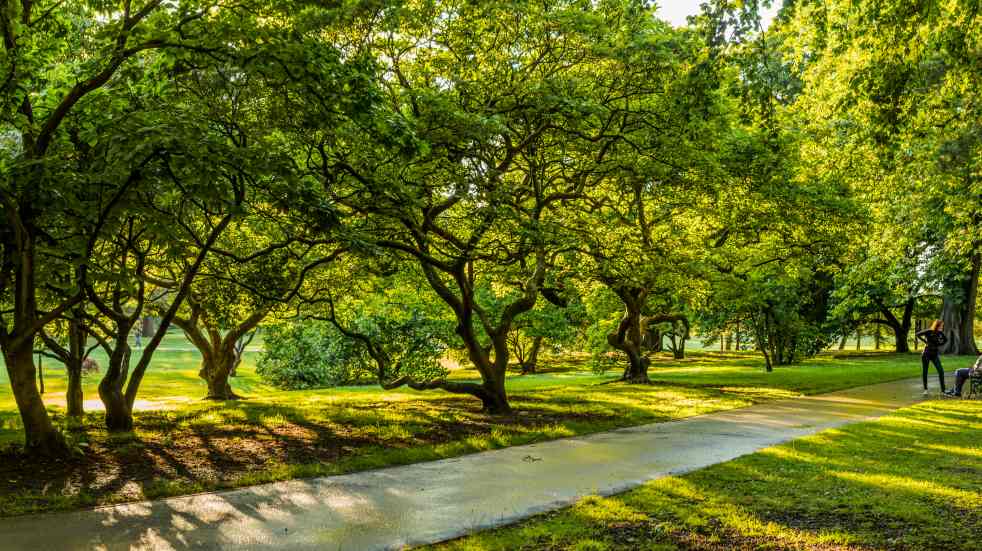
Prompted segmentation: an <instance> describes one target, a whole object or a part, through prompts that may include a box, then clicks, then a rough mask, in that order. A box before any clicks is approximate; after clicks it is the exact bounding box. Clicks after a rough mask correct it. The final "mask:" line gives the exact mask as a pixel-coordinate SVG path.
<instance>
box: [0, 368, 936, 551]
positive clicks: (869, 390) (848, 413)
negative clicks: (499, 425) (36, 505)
mask: <svg viewBox="0 0 982 551" xmlns="http://www.w3.org/2000/svg"><path fill="white" fill-rule="evenodd" d="M919 387H920V383H919V381H918V380H916V379H912V380H905V381H898V382H893V383H885V384H879V385H873V386H867V387H861V388H857V389H852V390H847V391H842V392H836V393H833V394H826V395H822V396H813V397H808V398H799V399H792V400H781V401H777V402H770V403H766V404H760V405H756V406H751V407H747V408H742V409H737V410H729V411H724V412H719V413H713V414H709V415H703V416H699V417H690V418H688V419H683V420H680V421H673V422H669V423H658V424H652V425H645V426H640V427H634V428H628V429H621V430H615V431H612V432H606V433H600V434H594V435H590V436H583V437H578V438H568V439H564V440H556V441H551V442H544V443H540V444H532V445H527V446H516V447H513V448H507V449H503V450H495V451H489V452H484V453H478V454H474V455H469V456H464V457H459V458H455V459H446V460H442V461H434V462H430V463H420V464H416V465H407V466H404V467H393V468H389V469H381V470H377V471H370V472H363V473H355V474H350V475H344V476H334V477H328V478H319V479H312V480H294V481H288V482H281V483H274V484H266V485H262V486H255V487H251V488H244V489H241V490H234V491H228V492H221V493H212V494H200V495H193V496H185V497H178V498H172V499H165V500H161V501H153V502H143V503H131V504H125V505H119V506H112V507H104V508H99V509H93V510H87V511H79V512H75V513H63V514H51V515H42V516H34V517H18V518H11V519H6V520H0V549H5V550H14V549H30V550H56V549H145V548H152V549H189V548H194V549H259V548H262V549H270V548H279V549H318V550H345V551H347V550H352V551H361V550H372V549H393V548H401V547H403V546H406V545H412V544H421V543H430V542H435V541H442V540H446V539H450V538H452V537H455V536H459V535H462V534H465V533H469V532H472V531H475V530H477V529H481V528H488V527H492V526H497V525H501V524H504V523H507V522H511V521H515V520H518V519H521V518H524V517H527V516H529V515H532V514H534V513H538V512H542V511H546V510H549V509H555V508H558V507H561V506H564V505H568V504H570V503H572V502H574V501H576V500H577V499H578V498H580V497H582V496H585V495H589V494H597V493H599V494H603V495H609V494H613V493H617V492H621V491H624V490H627V489H630V488H634V487H636V486H638V485H640V484H642V483H644V482H645V481H648V480H651V479H654V478H659V477H663V476H666V475H670V474H676V473H681V472H686V471H692V470H695V469H699V468H702V467H706V466H708V465H712V464H715V463H720V462H723V461H728V460H730V459H733V458H735V457H738V456H740V455H744V454H747V453H751V452H753V451H755V450H758V449H760V448H764V447H767V446H772V445H774V444H778V443H781V442H785V441H787V440H791V439H793V438H797V437H800V436H805V435H808V434H812V433H816V432H818V431H821V430H824V429H827V428H830V427H836V426H840V425H843V424H847V423H854V422H857V421H862V420H865V419H870V418H873V417H878V416H880V415H883V414H885V413H888V412H890V411H892V410H894V409H896V408H899V407H903V406H907V405H910V404H913V403H915V402H917V401H918V400H920V399H921V396H920V388H919Z"/></svg>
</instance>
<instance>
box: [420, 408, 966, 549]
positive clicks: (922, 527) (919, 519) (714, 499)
mask: <svg viewBox="0 0 982 551" xmlns="http://www.w3.org/2000/svg"><path fill="white" fill-rule="evenodd" d="M955 427H957V429H956V428H955ZM884 429H886V430H884ZM978 457H982V402H980V401H933V402H926V403H922V404H919V405H917V406H914V407H910V408H906V409H904V410H900V411H898V412H896V413H895V414H892V415H890V416H887V417H885V418H882V419H880V420H879V421H875V422H869V423H861V424H857V425H849V426H845V427H842V428H839V429H835V430H829V431H825V432H822V433H819V434H817V435H814V436H811V437H807V438H802V439H799V440H795V441H792V442H789V443H787V444H784V445H781V446H777V447H773V448H769V449H766V450H762V451H760V452H758V453H755V454H752V455H748V456H744V457H742V458H739V459H737V460H734V461H730V462H727V463H723V464H720V465H716V466H713V467H709V468H707V469H703V470H700V471H696V472H693V473H690V474H688V475H685V476H681V477H668V478H664V479H660V480H656V481H653V482H650V483H648V484H646V485H644V486H642V487H640V488H638V489H636V490H634V491H631V492H627V493H625V494H622V495H619V496H614V497H610V498H598V497H592V498H588V499H584V500H582V501H581V502H580V503H578V504H577V505H575V506H574V507H571V508H569V509H566V510H562V511H557V512H553V513H547V514H545V515H542V516H539V517H536V518H534V519H531V520H529V521H526V522H524V523H521V524H519V525H516V526H513V527H508V528H503V529H499V530H493V531H488V532H485V533H481V534H477V535H475V536H472V537H469V538H463V539H461V540H457V541H454V542H449V543H447V544H443V545H440V546H436V547H438V548H440V549H460V550H465V549H466V550H484V549H500V550H504V549H509V550H511V549H515V550H528V551H531V550H537V549H555V550H559V549H564V550H565V549H579V548H580V546H581V544H582V543H583V542H589V545H590V548H591V549H609V550H613V549H617V550H634V549H677V548H683V549H707V550H708V549H712V550H723V549H757V548H767V549H809V550H810V549H816V550H817V549H865V548H890V549H952V550H957V549H963V550H969V549H977V548H978V547H977V546H978V542H979V541H980V539H982V519H980V517H979V516H978V511H980V510H982V462H979V461H978V460H977V458H978Z"/></svg>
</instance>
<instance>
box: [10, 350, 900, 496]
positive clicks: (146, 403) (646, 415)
mask: <svg viewBox="0 0 982 551" xmlns="http://www.w3.org/2000/svg"><path fill="white" fill-rule="evenodd" d="M166 344H173V345H172V346H165V347H164V349H163V350H161V351H160V352H159V355H157V356H155V359H154V363H153V365H152V366H151V368H150V370H149V371H148V373H147V376H146V378H145V380H144V384H143V386H142V387H141V394H140V396H139V402H138V404H137V406H138V410H139V411H137V413H136V416H135V417H136V430H135V431H134V432H133V433H132V434H126V435H115V436H110V435H108V434H107V433H106V432H105V430H104V429H103V428H102V419H101V413H100V412H99V411H97V410H96V409H95V406H98V396H97V393H96V390H95V387H96V385H97V383H98V376H92V377H88V378H87V379H86V384H85V396H86V399H87V401H89V403H88V404H87V406H91V407H90V408H89V409H90V413H89V414H88V415H87V416H86V418H85V419H84V421H83V422H82V423H81V424H78V425H72V426H69V425H68V424H67V422H66V420H65V418H64V417H63V415H62V412H63V407H62V406H61V405H60V404H63V403H64V396H63V393H64V378H63V377H62V376H61V374H60V371H61V370H60V369H56V368H52V366H51V365H50V364H49V367H48V369H46V373H47V376H46V386H47V392H46V393H45V400H46V402H47V403H49V405H50V409H51V411H52V414H53V416H54V418H55V421H56V422H57V423H59V424H60V425H62V426H63V427H65V428H66V429H68V431H67V432H68V434H69V436H70V438H71V440H72V442H73V444H74V445H75V447H76V449H77V451H78V456H77V457H76V458H75V459H74V460H72V461H68V462H47V463H46V462H42V463H31V464H24V462H23V461H21V460H19V459H18V456H17V455H16V449H15V446H16V445H18V444H19V443H20V442H21V438H22V435H21V426H20V419H19V417H18V415H17V411H16V407H15V405H14V402H13V399H12V397H11V395H10V391H9V387H8V386H7V385H6V381H2V384H0V449H3V448H6V449H7V451H6V452H5V453H4V455H3V456H0V515H12V514H21V513H25V512H31V511H42V510H57V509H71V508H77V507H80V506H87V505H95V504H102V503H112V502H119V501H127V500H135V499H144V498H153V497H162V496H168V495H179V494H183V493H191V492H196V491H202V490H209V489H217V488H228V487H236V486H243V485H249V484H255V483H260V482H267V481H275V480H285V479H290V478H297V477H307V476H318V475H327V474H337V473H343V472H351V471H355V470H362V469H368V468H375V467H382V466H386V465H394V464H405V463H410V462H416V461H424V460H431V459H438V458H444V457H450V456H455V455H461V454H465V453H471V452H476V451H481V450H486V449H492V448H498V447H504V446H510V445H516V444H522V443H528V442H532V441H537V440H544V439H551V438H559V437H564V436H572V435H577V434H585V433H590V432H596V431H602V430H608V429H612V428H616V427H623V426H630V425H637V424H642V423H651V422H661V421H668V420H673V419H679V418H682V417H687V416H691V415H698V414H702V413H708V412H712V411H719V410H723V409H730V408H736V407H742V406H746V405H750V404H752V403H756V402H760V401H764V400H771V399H775V398H782V397H790V396H795V395H799V394H801V393H818V392H826V391H832V390H836V389H841V388H847V387H851V386H857V385H861V384H868V383H875V382H882V381H889V380H896V379H899V378H905V377H910V376H914V375H916V374H917V373H918V370H919V366H918V359H917V357H916V356H914V355H903V356H897V355H882V356H876V357H872V358H856V359H839V360H836V359H833V358H832V357H831V356H821V357H818V358H815V359H812V360H810V361H808V362H805V363H804V364H801V365H797V366H793V367H784V368H778V369H777V370H776V371H775V372H774V373H770V374H766V373H764V371H763V369H762V367H761V362H760V359H759V358H758V357H757V356H755V355H753V354H752V353H739V354H735V353H727V354H719V353H693V354H691V355H690V358H689V359H686V360H683V361H673V360H670V359H668V358H667V357H663V358H659V359H658V360H657V361H655V362H654V364H653V366H652V369H651V375H652V378H653V379H654V380H655V381H657V382H656V383H655V384H653V385H650V386H643V387H637V386H625V385H622V384H603V383H606V382H609V381H610V380H612V379H614V378H615V376H616V374H615V373H613V372H609V373H607V374H606V375H598V374H595V373H593V372H591V371H590V370H589V368H588V366H587V365H586V362H585V360H584V358H582V357H571V358H559V359H557V358H553V359H550V360H549V361H547V362H546V364H545V365H544V369H543V373H540V374H537V375H528V376H519V375H514V376H512V377H511V378H510V379H509V383H508V388H509V393H510V397H511V401H512V404H513V406H514V407H515V409H516V411H517V412H518V413H517V414H516V415H514V416H512V417H508V418H494V417H488V416H486V415H483V414H482V413H480V411H479V407H480V404H479V402H478V401H477V400H474V399H472V398H469V397H463V396H452V395H448V394H446V393H443V392H415V391H411V390H399V391H392V392H386V391H383V390H381V389H379V388H378V387H375V386H361V387H343V388H336V389H322V390H308V391H293V392H289V391H279V390H275V389H272V388H270V387H269V386H267V385H265V384H263V383H262V381H261V380H260V379H259V378H258V377H257V376H256V374H255V369H254V366H253V362H254V359H255V357H254V355H252V354H247V356H246V360H245V362H244V365H243V366H242V368H241V369H240V375H239V376H238V377H236V378H234V379H233V387H234V388H235V389H236V391H237V392H239V393H241V394H243V395H245V396H247V397H248V399H246V400H241V401H236V402H229V403H214V402H204V401H202V400H201V399H200V398H201V397H203V396H204V395H205V385H204V383H203V382H202V381H201V380H200V379H198V377H197V361H198V360H197V354H196V353H194V352H189V351H184V350H183V349H184V348H186V346H180V344H181V343H180V341H178V340H176V339H175V340H172V341H169V342H168V343H166ZM452 376H453V377H455V378H461V379H470V378H474V377H476V374H475V373H474V372H473V371H472V370H467V369H461V370H456V371H454V372H453V374H452Z"/></svg>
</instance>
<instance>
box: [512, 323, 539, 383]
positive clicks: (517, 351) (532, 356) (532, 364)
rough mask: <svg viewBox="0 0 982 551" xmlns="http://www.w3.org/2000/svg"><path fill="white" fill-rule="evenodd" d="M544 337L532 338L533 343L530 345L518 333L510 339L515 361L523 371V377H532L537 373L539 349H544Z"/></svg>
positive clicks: (513, 334)
mask: <svg viewBox="0 0 982 551" xmlns="http://www.w3.org/2000/svg"><path fill="white" fill-rule="evenodd" d="M542 341H543V337H541V336H536V337H533V338H532V343H531V344H529V343H528V342H527V341H525V339H523V338H522V335H520V334H518V333H517V332H515V333H512V335H511V336H510V337H509V342H510V343H511V348H512V353H513V354H514V355H515V361H517V362H518V366H519V367H520V368H521V370H522V375H530V374H533V373H535V370H536V367H537V365H536V364H537V363H538V361H539V349H540V348H541V347H542Z"/></svg>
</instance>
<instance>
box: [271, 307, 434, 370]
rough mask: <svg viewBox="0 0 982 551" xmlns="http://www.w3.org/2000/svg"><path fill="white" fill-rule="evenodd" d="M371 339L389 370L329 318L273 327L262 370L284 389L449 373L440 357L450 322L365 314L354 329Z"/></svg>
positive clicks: (418, 317) (413, 314)
mask: <svg viewBox="0 0 982 551" xmlns="http://www.w3.org/2000/svg"><path fill="white" fill-rule="evenodd" d="M349 329H351V330H353V331H356V332H357V333H359V334H361V335H364V336H366V337H368V338H369V339H371V341H372V342H373V343H374V344H375V346H376V347H378V349H379V350H381V351H382V352H383V353H384V354H385V356H386V357H387V358H388V360H389V365H388V366H387V369H388V372H386V373H382V374H380V373H379V372H378V364H377V363H376V362H375V359H374V358H372V357H371V355H370V354H369V353H368V348H367V347H366V346H365V344H364V342H363V341H361V340H359V339H356V338H351V337H347V336H345V335H344V334H342V333H341V332H340V331H338V329H337V328H336V327H334V326H333V325H332V324H330V323H327V322H319V321H313V322H301V323H291V324H284V325H280V326H277V327H272V328H270V330H269V331H268V333H267V334H266V339H265V343H266V349H265V351H264V352H263V353H262V355H260V357H259V361H258V362H257V368H256V372H257V373H258V374H259V375H260V376H261V377H262V378H263V379H264V380H266V381H267V382H269V383H270V384H272V385H274V386H276V387H278V388H284V389H305V388H325V387H332V386H340V385H349V384H359V383H367V382H370V381H377V380H378V379H379V376H380V375H381V377H382V378H383V379H384V380H386V381H389V380H392V379H395V378H396V377H399V376H403V375H408V376H411V377H413V378H414V379H417V380H429V379H433V378H437V377H443V376H445V375H446V370H445V369H444V368H443V367H442V366H441V365H440V364H439V359H440V358H441V357H442V356H443V355H444V353H446V351H447V348H448V347H447V344H446V343H447V339H448V338H449V337H448V335H449V333H448V326H447V324H446V323H444V322H442V321H441V320H433V319H429V318H426V317H424V316H421V315H419V314H418V313H415V312H414V313H412V315H411V316H409V317H408V318H406V319H401V320H399V319H392V318H391V317H388V316H381V315H377V316H362V317H359V318H358V319H356V320H354V321H352V322H351V327H350V328H349Z"/></svg>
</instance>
